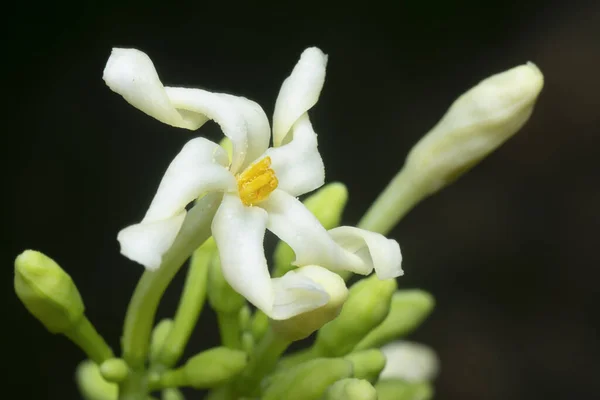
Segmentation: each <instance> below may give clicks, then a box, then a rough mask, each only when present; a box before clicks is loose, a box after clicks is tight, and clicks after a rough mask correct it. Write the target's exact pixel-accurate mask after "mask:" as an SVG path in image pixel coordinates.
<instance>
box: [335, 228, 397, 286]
mask: <svg viewBox="0 0 600 400" xmlns="http://www.w3.org/2000/svg"><path fill="white" fill-rule="evenodd" d="M328 232H329V234H330V235H331V237H332V238H333V240H334V241H335V242H336V243H338V244H339V245H340V246H342V247H343V248H344V249H346V250H348V251H350V252H352V253H354V254H356V255H358V256H360V257H361V258H362V259H363V261H364V263H365V264H367V265H370V266H372V268H374V269H375V273H376V274H377V277H378V278H379V279H382V280H383V279H391V278H396V277H398V276H402V275H404V271H403V270H402V253H401V252H400V245H399V244H398V242H396V241H395V240H392V239H388V238H386V237H385V236H383V235H381V234H379V233H375V232H370V231H366V230H364V229H360V228H355V227H351V226H341V227H339V228H334V229H331V230H329V231H328Z"/></svg>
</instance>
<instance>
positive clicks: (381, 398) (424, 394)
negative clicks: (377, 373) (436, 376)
mask: <svg viewBox="0 0 600 400" xmlns="http://www.w3.org/2000/svg"><path fill="white" fill-rule="evenodd" d="M375 390H377V396H378V397H377V398H378V400H430V399H432V398H433V387H432V386H431V384H430V383H428V382H419V383H410V382H406V381H403V380H400V379H383V380H380V381H379V382H377V383H376V384H375Z"/></svg>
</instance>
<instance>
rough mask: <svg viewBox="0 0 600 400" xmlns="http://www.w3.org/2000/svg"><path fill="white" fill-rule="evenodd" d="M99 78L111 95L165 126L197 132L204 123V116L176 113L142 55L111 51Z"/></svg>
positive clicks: (152, 67)
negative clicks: (115, 94)
mask: <svg viewBox="0 0 600 400" xmlns="http://www.w3.org/2000/svg"><path fill="white" fill-rule="evenodd" d="M102 78H103V79H104V81H105V82H106V84H107V85H108V87H109V88H110V89H111V90H112V91H113V92H116V93H118V94H120V95H121V96H123V98H124V99H125V100H126V101H127V102H128V103H129V104H131V105H132V106H134V107H136V108H137V109H139V110H140V111H143V112H144V113H146V114H148V115H149V116H151V117H153V118H156V119H157V120H159V121H161V122H163V123H165V124H167V125H172V126H175V127H178V128H186V129H191V130H196V129H198V128H200V127H201V126H202V125H203V124H204V123H205V122H206V121H207V118H206V117H205V116H204V115H201V114H192V113H187V112H184V113H180V112H179V111H177V110H176V108H175V106H174V105H173V104H172V103H171V101H170V100H169V97H168V96H167V93H166V92H165V88H164V87H163V84H162V82H161V81H160V78H159V77H158V73H157V72H156V69H155V68H154V64H153V63H152V60H150V57H148V55H146V53H144V52H142V51H139V50H136V49H120V48H114V49H112V53H111V55H110V57H109V58H108V61H107V62H106V67H105V68H104V73H103V76H102Z"/></svg>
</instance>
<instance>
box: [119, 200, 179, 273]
mask: <svg viewBox="0 0 600 400" xmlns="http://www.w3.org/2000/svg"><path fill="white" fill-rule="evenodd" d="M185 214H186V212H185V210H183V211H182V212H180V213H179V214H176V215H174V216H172V217H171V218H168V219H163V220H160V221H154V222H145V223H140V224H135V225H131V226H128V227H127V228H125V229H123V230H121V231H120V232H119V234H118V235H117V240H118V241H119V243H120V245H121V254H123V255H124V256H125V257H127V258H129V259H130V260H133V261H135V262H138V263H140V264H142V265H143V266H144V267H146V268H148V269H157V268H158V267H160V264H161V262H162V256H163V254H165V253H166V251H167V250H169V248H170V247H171V245H172V244H173V242H174V241H175V238H176V237H177V234H178V233H179V230H180V229H181V225H182V224H183V221H184V219H185Z"/></svg>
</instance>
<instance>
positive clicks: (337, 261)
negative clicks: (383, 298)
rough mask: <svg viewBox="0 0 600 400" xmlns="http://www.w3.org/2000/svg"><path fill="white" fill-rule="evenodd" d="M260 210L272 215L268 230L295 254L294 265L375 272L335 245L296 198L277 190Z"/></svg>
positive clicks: (364, 272)
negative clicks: (312, 265) (262, 209)
mask: <svg viewBox="0 0 600 400" xmlns="http://www.w3.org/2000/svg"><path fill="white" fill-rule="evenodd" d="M259 207H262V208H264V209H265V210H267V212H268V213H269V222H268V225H267V227H268V229H269V230H270V231H271V232H273V233H274V234H275V235H277V236H278V237H279V238H280V239H281V240H283V241H284V242H286V243H287V244H288V245H289V246H290V247H291V248H292V249H293V250H294V253H295V254H296V260H295V261H294V265H297V266H303V265H309V264H314V265H321V266H323V267H325V268H327V269H331V270H348V271H352V272H355V273H358V274H362V275H366V274H368V273H370V272H371V271H372V270H373V267H372V266H370V265H368V264H366V263H365V262H364V261H363V259H362V258H361V257H359V256H358V255H355V254H352V253H351V252H349V251H346V250H344V249H343V248H342V247H340V246H339V245H338V244H337V243H336V242H334V241H333V239H332V238H331V236H329V234H328V233H327V231H326V230H325V228H323V226H322V225H321V224H320V223H319V221H318V220H317V218H316V217H315V216H314V215H313V214H312V213H311V212H310V211H309V210H308V209H307V208H306V207H305V206H304V204H302V203H301V202H300V201H299V200H298V199H296V198H295V197H294V196H291V195H289V194H288V193H286V192H284V191H283V190H280V189H276V190H275V191H274V192H273V193H271V195H270V196H269V198H268V199H267V200H265V201H263V202H261V203H260V204H259Z"/></svg>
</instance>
